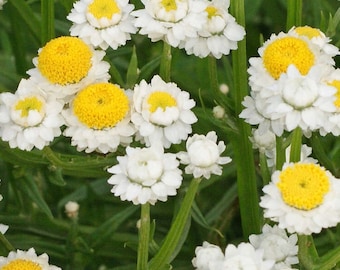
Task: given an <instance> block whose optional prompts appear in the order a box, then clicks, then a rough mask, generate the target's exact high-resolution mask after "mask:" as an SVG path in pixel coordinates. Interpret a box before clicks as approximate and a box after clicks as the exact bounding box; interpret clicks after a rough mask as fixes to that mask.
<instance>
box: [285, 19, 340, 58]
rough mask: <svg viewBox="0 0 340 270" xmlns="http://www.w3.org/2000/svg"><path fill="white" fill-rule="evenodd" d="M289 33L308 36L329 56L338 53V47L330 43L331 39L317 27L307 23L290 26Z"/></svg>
mask: <svg viewBox="0 0 340 270" xmlns="http://www.w3.org/2000/svg"><path fill="white" fill-rule="evenodd" d="M288 33H289V34H292V33H293V34H296V35H298V36H305V37H307V38H309V39H310V40H311V41H312V42H313V43H314V44H316V45H317V46H319V47H320V49H321V50H322V51H323V52H325V53H326V54H328V55H329V56H331V57H334V56H336V55H338V54H340V52H339V49H338V47H336V46H334V45H332V44H330V42H331V39H330V38H329V37H326V35H325V34H324V33H323V32H322V31H321V30H320V29H318V28H313V27H310V26H308V25H305V26H298V27H292V28H291V29H290V30H289V32H288Z"/></svg>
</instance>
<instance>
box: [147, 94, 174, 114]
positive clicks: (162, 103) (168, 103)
mask: <svg viewBox="0 0 340 270" xmlns="http://www.w3.org/2000/svg"><path fill="white" fill-rule="evenodd" d="M148 104H149V105H150V107H149V111H150V112H152V113H153V112H155V111H156V110H157V109H158V108H161V109H162V110H163V111H165V110H166V108H167V107H174V106H176V105H177V102H176V99H175V98H174V97H173V96H171V95H170V94H169V93H167V92H162V91H155V92H153V93H152V94H151V95H150V96H149V98H148Z"/></svg>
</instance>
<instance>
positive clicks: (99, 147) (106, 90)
mask: <svg viewBox="0 0 340 270" xmlns="http://www.w3.org/2000/svg"><path fill="white" fill-rule="evenodd" d="M130 96H131V94H130V92H129V91H124V90H123V89H121V88H120V87H119V86H118V85H115V84H112V83H108V82H101V83H94V84H90V85H88V86H87V87H85V88H84V89H82V90H80V91H79V92H78V93H77V95H76V96H75V97H74V98H73V100H72V101H71V102H70V106H69V108H67V109H65V110H64V111H63V112H62V113H63V116H64V118H65V121H66V125H67V128H66V129H65V130H64V133H63V134H64V135H65V136H66V137H71V144H72V145H74V146H76V147H77V150H78V151H83V150H85V152H86V153H90V152H93V151H98V152H101V153H104V154H106V153H108V152H114V151H116V150H117V147H118V146H119V145H124V146H126V145H128V144H129V143H130V142H131V141H132V135H133V134H134V133H135V128H134V126H133V125H132V124H131V122H130V106H131V104H130V103H131V102H130Z"/></svg>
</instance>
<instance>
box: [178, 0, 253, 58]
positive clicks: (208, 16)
mask: <svg viewBox="0 0 340 270" xmlns="http://www.w3.org/2000/svg"><path fill="white" fill-rule="evenodd" d="M205 2H206V5H207V7H206V8H205V17H204V18H202V19H203V20H205V23H204V24H203V26H202V28H201V29H199V30H198V32H197V33H198V36H197V37H193V38H188V39H185V40H184V42H182V44H181V45H180V47H183V48H185V51H186V52H187V54H194V55H196V56H198V57H201V58H204V57H207V56H208V55H212V56H213V57H215V58H218V59H219V58H221V57H222V55H228V54H229V53H230V50H236V49H237V42H238V41H240V40H242V39H243V37H244V35H245V34H246V32H245V30H244V28H243V27H242V26H241V25H239V24H238V23H237V22H236V21H235V18H234V17H233V16H231V15H230V14H229V13H228V8H229V0H213V1H205Z"/></svg>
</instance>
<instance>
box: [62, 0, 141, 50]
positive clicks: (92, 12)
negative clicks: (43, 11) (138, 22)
mask: <svg viewBox="0 0 340 270" xmlns="http://www.w3.org/2000/svg"><path fill="white" fill-rule="evenodd" d="M133 9H134V6H133V5H132V4H129V1H128V0H115V1H113V0H104V1H103V0H80V1H77V2H75V3H74V4H73V9H72V10H71V12H70V14H69V15H68V16H67V19H69V20H70V21H72V22H73V25H72V26H71V28H70V33H71V35H72V36H78V37H80V38H81V39H83V40H84V41H85V42H86V43H88V44H92V45H93V46H94V47H100V48H101V49H103V50H106V49H107V48H108V47H111V48H112V49H114V50H115V49H117V48H118V47H119V46H122V45H125V44H126V41H127V40H130V39H131V34H135V33H136V32H137V28H136V27H135V26H134V24H133V23H134V17H133V16H131V14H130V13H131V11H132V10H133Z"/></svg>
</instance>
